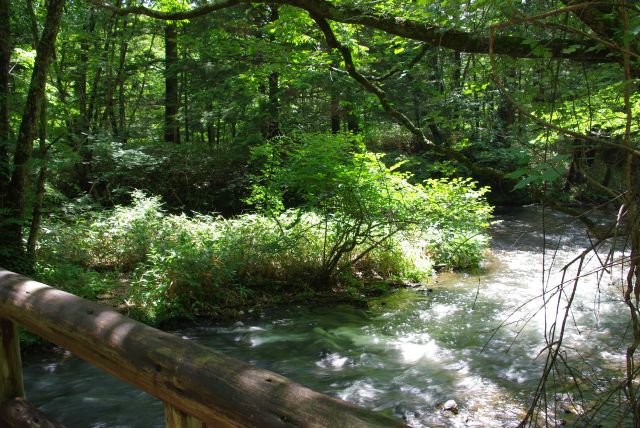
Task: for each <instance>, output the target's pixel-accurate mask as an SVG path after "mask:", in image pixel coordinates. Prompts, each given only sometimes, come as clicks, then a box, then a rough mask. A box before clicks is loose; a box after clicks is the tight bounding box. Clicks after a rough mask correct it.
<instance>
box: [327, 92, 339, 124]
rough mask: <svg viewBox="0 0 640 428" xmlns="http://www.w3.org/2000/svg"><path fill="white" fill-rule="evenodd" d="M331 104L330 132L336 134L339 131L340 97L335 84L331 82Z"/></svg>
mask: <svg viewBox="0 0 640 428" xmlns="http://www.w3.org/2000/svg"><path fill="white" fill-rule="evenodd" d="M330 92H331V101H330V103H331V105H330V106H329V108H330V116H331V133H332V134H337V133H338V132H340V98H339V97H338V91H337V89H336V88H335V84H333V83H332V84H331V89H330Z"/></svg>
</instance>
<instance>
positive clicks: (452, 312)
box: [24, 207, 628, 428]
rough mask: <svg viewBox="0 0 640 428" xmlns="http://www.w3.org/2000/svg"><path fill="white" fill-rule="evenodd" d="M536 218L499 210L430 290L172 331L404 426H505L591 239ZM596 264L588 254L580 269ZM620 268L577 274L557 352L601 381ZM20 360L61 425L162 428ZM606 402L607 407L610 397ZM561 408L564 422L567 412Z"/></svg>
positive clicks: (91, 378)
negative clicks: (488, 236) (480, 242)
mask: <svg viewBox="0 0 640 428" xmlns="http://www.w3.org/2000/svg"><path fill="white" fill-rule="evenodd" d="M545 217H546V218H545V224H546V233H544V234H543V232H542V230H543V228H542V223H541V220H542V211H541V210H540V209H537V208H531V207H529V208H524V209H520V210H516V211H511V212H510V213H509V214H505V215H500V216H497V219H498V220H501V221H500V222H499V223H498V224H496V225H494V226H493V228H492V236H493V242H492V251H491V254H490V255H489V256H488V258H487V260H486V262H485V263H484V266H483V268H482V269H481V272H480V273H477V274H441V275H439V276H438V277H437V278H436V279H435V280H434V281H433V282H432V283H431V284H429V285H428V287H429V289H422V290H421V289H416V290H408V289H407V290H398V291H396V292H394V293H393V294H391V295H390V296H385V297H383V298H380V299H375V300H373V301H372V302H371V303H370V305H369V308H367V309H362V308H354V307H352V306H349V305H331V306H326V305H319V304H315V305H308V306H305V305H302V306H295V307H291V308H286V309H278V310H274V311H271V312H267V313H261V314H250V316H248V317H247V318H246V319H242V320H240V321H237V322H235V323H228V324H215V325H209V326H198V327H193V328H187V329H182V330H179V331H176V332H175V333H176V334H178V335H180V336H182V337H184V338H186V339H189V340H195V341H198V342H200V343H202V344H205V345H207V346H211V347H212V348H214V349H216V350H218V351H221V352H224V353H226V354H227V355H230V356H233V357H236V358H239V359H242V360H245V361H247V362H249V363H251V364H255V365H257V366H260V367H264V368H267V369H269V370H273V371H275V372H277V373H280V374H282V375H284V376H287V377H290V378H291V379H293V380H295V381H297V382H299V383H302V384H303V385H306V386H308V387H311V388H313V389H315V390H318V391H321V392H325V393H327V394H329V395H332V396H335V397H339V398H341V399H344V400H348V401H351V402H353V403H356V404H359V405H362V406H364V407H367V408H370V409H373V410H376V411H381V412H384V413H387V414H390V415H394V416H397V417H400V418H404V419H405V420H406V422H407V423H408V424H409V425H410V426H416V427H423V426H427V427H458V426H460V427H462V426H477V427H503V426H515V425H517V423H518V421H519V420H520V419H521V418H522V417H523V415H524V413H525V411H526V408H527V405H528V404H529V402H530V401H531V398H532V396H533V394H534V392H535V390H536V387H537V384H538V381H539V378H540V375H541V373H542V369H543V366H544V360H545V355H546V354H545V353H544V352H543V351H544V346H545V331H546V330H547V328H548V327H549V326H550V325H551V323H552V322H553V321H554V320H555V319H556V315H555V313H556V310H555V309H556V304H557V303H556V300H555V299H554V298H552V299H550V300H548V303H547V308H546V310H545V309H541V306H542V300H541V299H540V298H539V296H540V295H541V294H542V292H543V290H546V291H547V292H549V293H550V292H552V291H553V290H554V286H556V285H557V284H559V283H560V282H561V281H562V273H561V268H562V266H564V265H565V264H566V263H567V262H569V261H570V260H572V259H573V258H574V257H575V256H576V255H578V254H579V253H580V252H581V251H582V250H583V249H584V248H586V247H587V246H588V245H589V240H588V238H587V237H586V235H585V233H584V231H583V229H582V228H581V227H580V225H579V224H576V223H575V222H570V221H569V219H568V218H567V217H565V216H563V215H560V214H557V213H550V212H548V211H547V212H546V216H545ZM543 239H544V240H545V242H546V245H545V247H546V256H545V257H543V256H542V253H543V251H542V250H543ZM599 263H600V261H599V259H598V257H595V256H593V255H590V256H588V257H587V258H586V261H585V265H584V266H583V272H589V271H591V270H597V268H598V267H599ZM543 266H544V267H543ZM543 272H545V275H544V278H545V279H544V280H543ZM572 276H573V275H572V271H571V270H569V271H568V273H567V274H566V275H565V280H568V279H570V278H572ZM622 277H623V272H622V270H621V268H613V269H612V271H611V272H610V274H597V275H596V274H594V275H589V276H586V277H584V278H581V279H580V282H579V284H578V287H577V290H578V291H577V293H576V297H575V300H574V302H573V305H572V308H573V310H572V312H571V314H570V317H569V322H568V323H567V327H566V332H565V337H566V339H565V344H566V345H567V347H568V348H567V349H568V353H567V354H566V355H567V356H568V357H571V356H572V353H573V354H575V355H573V356H579V357H580V358H581V359H582V360H583V361H588V362H589V366H588V367H589V370H591V371H592V372H593V376H594V379H596V381H597V382H602V383H603V385H600V386H601V387H604V386H605V385H604V383H606V382H607V379H608V380H609V381H611V380H612V379H614V378H615V376H616V375H619V374H620V373H621V372H622V367H624V363H625V361H624V347H625V341H622V340H621V336H622V335H623V334H624V332H625V330H626V328H627V320H628V314H627V312H626V309H625V306H624V304H623V303H621V293H620V282H621V279H622ZM572 286H573V282H572V281H571V282H567V284H566V290H567V294H568V293H570V291H571V288H572ZM565 306H566V304H565V303H564V301H561V303H560V305H559V307H560V311H561V312H562V311H564V307H565ZM501 324H502V327H501V328H499V329H497V330H496V328H497V327H498V326H500V325H501ZM541 352H542V354H541ZM24 366H25V368H24V377H25V387H26V390H27V396H28V398H29V400H30V401H31V402H33V403H34V404H36V405H38V406H39V407H41V409H42V410H43V411H44V412H45V413H47V414H48V415H49V416H50V417H52V418H54V419H56V420H58V421H59V422H61V423H63V424H64V425H65V426H67V427H68V428H74V427H140V428H146V427H156V426H158V427H160V426H164V418H163V407H162V403H160V402H159V401H158V400H156V399H155V398H153V397H151V396H149V395H147V394H145V393H143V392H140V391H138V390H136V389H134V388H133V387H129V386H128V385H127V384H125V383H123V382H121V381H119V380H117V379H114V378H112V377H111V376H109V375H108V374H105V373H103V372H102V371H100V370H99V369H96V368H94V367H92V366H90V365H89V364H87V363H84V362H82V361H80V360H79V359H77V358H75V357H73V356H70V355H68V354H64V355H46V356H37V357H35V356H32V357H29V358H27V359H26V360H25V362H24ZM596 389H597V388H596ZM563 391H566V390H563V389H559V392H558V394H561V393H562V392H563ZM565 396H568V394H565ZM447 400H455V401H456V402H457V404H458V406H459V412H458V413H457V414H453V413H452V412H446V411H443V410H442V408H441V407H442V403H444V402H446V401H447ZM605 410H606V409H605ZM606 411H608V412H613V416H615V406H614V409H613V410H611V409H609V410H606ZM559 413H561V412H559ZM560 417H566V418H567V421H568V423H569V424H571V415H568V416H565V415H558V416H554V418H560ZM557 420H559V419H556V421H557ZM613 420H616V421H618V418H617V417H612V418H611V421H613ZM598 423H603V424H604V425H605V426H606V425H608V424H607V423H606V419H604V420H601V421H599V422H598Z"/></svg>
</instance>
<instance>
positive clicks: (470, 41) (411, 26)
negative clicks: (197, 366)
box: [94, 0, 621, 63]
mask: <svg viewBox="0 0 640 428" xmlns="http://www.w3.org/2000/svg"><path fill="white" fill-rule="evenodd" d="M94 1H96V2H98V0H94ZM253 2H254V1H251V0H212V1H211V2H210V3H207V4H205V5H203V6H199V7H195V8H193V9H189V10H186V11H177V12H161V11H157V10H153V9H149V8H147V7H144V6H131V7H125V8H115V7H113V6H111V5H109V4H104V3H100V6H101V7H102V8H104V9H108V10H111V11H113V12H114V13H116V14H118V15H126V14H131V13H133V14H141V15H146V16H149V17H151V18H156V19H163V20H183V19H193V18H197V17H200V16H204V15H206V14H208V13H211V12H214V11H217V10H221V9H225V8H228V7H231V6H235V5H238V4H242V3H253ZM270 3H276V4H287V5H290V6H294V7H298V8H300V9H304V10H306V11H307V12H309V13H310V14H312V15H314V16H318V17H321V18H323V19H327V20H331V21H336V22H342V23H346V24H356V25H363V26H366V27H371V28H375V29H378V30H381V31H384V32H386V33H389V34H394V35H396V36H400V37H404V38H407V39H411V40H418V41H422V42H425V43H428V44H430V45H432V46H441V47H444V48H448V49H453V50H457V51H460V52H467V53H484V54H486V53H489V45H490V41H489V37H487V36H485V35H481V34H479V33H468V32H464V31H458V30H452V29H446V28H443V27H440V26H437V25H430V24H427V23H424V22H420V21H416V20H414V19H406V18H401V17H397V16H389V15H383V14H381V13H379V12H377V11H374V10H366V9H361V8H358V7H354V6H350V5H344V4H342V5H340V6H336V5H334V4H333V3H331V2H329V1H326V0H271V1H270ZM493 45H494V46H493V51H494V54H498V55H507V56H510V57H514V58H539V57H541V56H542V55H543V54H542V53H540V49H537V48H538V47H539V46H542V47H544V56H545V57H552V58H564V59H571V60H575V61H582V62H595V63H611V62H620V61H621V57H620V56H619V55H611V52H610V51H609V50H608V49H606V48H605V47H603V46H601V45H600V44H598V43H596V42H594V41H591V40H588V41H584V40H561V39H549V40H537V41H535V43H531V40H530V39H526V38H524V37H517V36H508V35H507V36H494V43H493ZM569 48H571V49H569Z"/></svg>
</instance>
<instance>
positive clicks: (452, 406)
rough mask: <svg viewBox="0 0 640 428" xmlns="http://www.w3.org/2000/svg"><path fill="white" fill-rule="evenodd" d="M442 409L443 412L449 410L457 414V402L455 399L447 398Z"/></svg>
mask: <svg viewBox="0 0 640 428" xmlns="http://www.w3.org/2000/svg"><path fill="white" fill-rule="evenodd" d="M442 410H444V411H445V412H451V413H453V414H454V415H457V414H458V410H460V409H459V408H458V403H456V402H455V400H447V401H445V403H444V404H443V405H442Z"/></svg>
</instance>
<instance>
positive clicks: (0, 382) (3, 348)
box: [0, 316, 24, 403]
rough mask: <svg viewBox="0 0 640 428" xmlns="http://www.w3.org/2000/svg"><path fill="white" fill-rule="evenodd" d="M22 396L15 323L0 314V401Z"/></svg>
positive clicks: (22, 388)
mask: <svg viewBox="0 0 640 428" xmlns="http://www.w3.org/2000/svg"><path fill="white" fill-rule="evenodd" d="M15 397H24V386H23V384H22V362H21V360H20V339H19V338H18V332H17V331H16V325H15V324H14V323H13V322H11V321H10V320H8V319H4V318H2V316H0V403H3V402H5V401H7V400H10V399H12V398H15Z"/></svg>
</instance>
